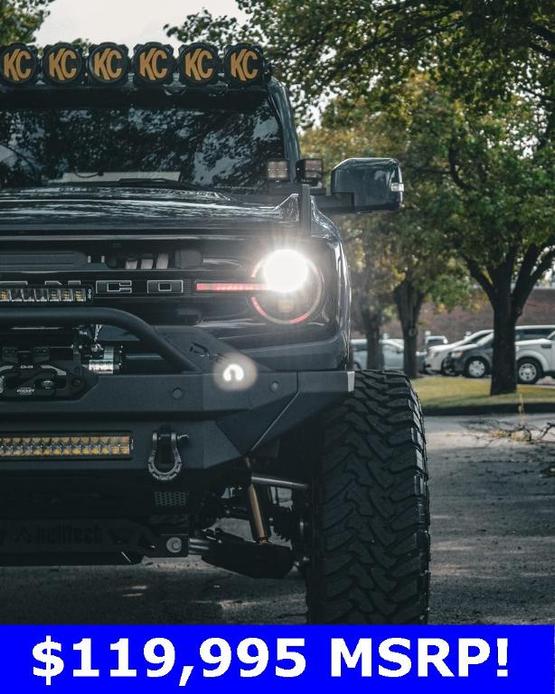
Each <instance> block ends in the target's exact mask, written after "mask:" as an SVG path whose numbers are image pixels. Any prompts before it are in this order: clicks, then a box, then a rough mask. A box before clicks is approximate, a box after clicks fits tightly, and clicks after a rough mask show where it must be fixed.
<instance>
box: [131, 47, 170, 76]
mask: <svg viewBox="0 0 555 694" xmlns="http://www.w3.org/2000/svg"><path fill="white" fill-rule="evenodd" d="M133 69H134V72H135V78H136V79H138V80H139V81H141V82H145V83H146V84H167V83H169V82H171V81H172V77H173V74H172V73H173V69H174V59H173V51H172V48H171V46H163V45H162V44H160V43H147V44H145V45H144V46H137V48H136V49H135V55H134V56H133Z"/></svg>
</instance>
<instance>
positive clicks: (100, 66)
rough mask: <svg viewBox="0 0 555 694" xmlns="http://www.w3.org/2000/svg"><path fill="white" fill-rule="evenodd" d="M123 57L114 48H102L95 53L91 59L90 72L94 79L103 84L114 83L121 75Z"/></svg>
mask: <svg viewBox="0 0 555 694" xmlns="http://www.w3.org/2000/svg"><path fill="white" fill-rule="evenodd" d="M122 59H123V56H122V54H121V52H120V51H119V50H117V49H116V48H111V47H108V48H102V49H98V50H96V51H95V53H94V54H93V59H92V72H93V74H94V76H95V77H97V78H98V79H101V80H103V81H104V82H114V81H115V80H119V79H120V77H122V75H123V67H122V65H121V64H120V65H118V64H117V62H118V61H120V63H121V62H122Z"/></svg>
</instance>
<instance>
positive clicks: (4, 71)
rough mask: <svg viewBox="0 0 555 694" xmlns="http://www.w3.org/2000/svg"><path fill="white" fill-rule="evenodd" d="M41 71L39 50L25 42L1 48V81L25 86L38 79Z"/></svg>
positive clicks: (11, 85)
mask: <svg viewBox="0 0 555 694" xmlns="http://www.w3.org/2000/svg"><path fill="white" fill-rule="evenodd" d="M38 71H39V59H38V57H37V51H36V49H35V48H33V47H32V46H26V45H25V44H24V43H12V44H11V45H9V46H5V47H3V48H0V82H2V83H3V84H5V85H7V86H8V87H25V86H27V85H29V84H33V83H34V82H35V81H36V78H37V74H38Z"/></svg>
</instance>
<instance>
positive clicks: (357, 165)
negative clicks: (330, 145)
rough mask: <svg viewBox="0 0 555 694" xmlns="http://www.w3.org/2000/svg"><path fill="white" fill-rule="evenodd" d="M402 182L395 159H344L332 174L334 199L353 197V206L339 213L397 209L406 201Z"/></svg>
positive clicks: (343, 208)
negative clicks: (346, 196)
mask: <svg viewBox="0 0 555 694" xmlns="http://www.w3.org/2000/svg"><path fill="white" fill-rule="evenodd" d="M403 190H404V187H403V179H402V175H401V167H400V166H399V162H398V161H397V160H396V159H390V158H378V157H358V158H353V159H345V161H342V162H341V164H338V165H337V166H336V167H335V168H334V169H333V170H332V172H331V194H332V197H336V196H337V197H338V198H341V197H343V198H344V197H345V195H349V194H350V196H351V201H352V204H351V205H350V206H349V207H350V209H348V206H338V208H337V211H338V212H374V211H378V210H398V209H399V208H400V207H401V204H402V202H403Z"/></svg>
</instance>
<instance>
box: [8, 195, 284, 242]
mask: <svg viewBox="0 0 555 694" xmlns="http://www.w3.org/2000/svg"><path fill="white" fill-rule="evenodd" d="M254 200H255V199H254V198H253V199H252V200H249V199H248V197H247V196H243V197H242V198H235V197H233V196H228V195H226V194H222V193H218V192H210V191H186V190H176V189H160V188H156V187H153V188H147V187H130V188H120V187H117V188H112V187H108V186H107V187H96V186H94V187H93V186H81V187H78V186H71V187H69V186H63V187H48V188H26V189H10V190H0V233H1V232H3V231H4V232H8V231H11V232H14V231H15V232H17V231H18V230H28V231H44V230H57V229H60V230H62V229H72V230H80V229H86V230H106V229H111V230H117V229H126V228H133V229H137V228H139V227H149V228H152V227H154V228H163V229H176V230H179V229H183V228H190V227H208V228H230V227H234V226H237V225H239V224H240V225H242V226H245V225H247V226H251V225H252V226H253V227H256V226H261V225H262V226H265V225H272V226H275V225H276V224H277V225H281V224H291V223H295V222H296V221H297V219H298V203H297V196H296V195H292V196H290V197H288V198H286V199H285V200H284V201H283V202H281V203H280V204H277V201H276V205H272V204H271V203H262V202H255V201H254Z"/></svg>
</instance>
